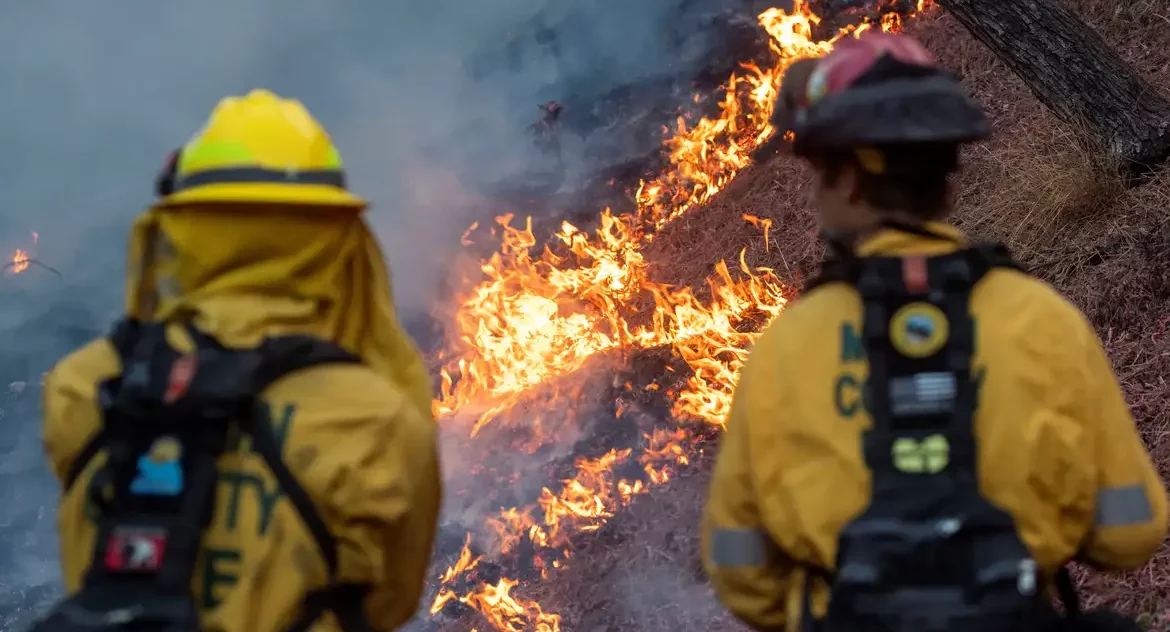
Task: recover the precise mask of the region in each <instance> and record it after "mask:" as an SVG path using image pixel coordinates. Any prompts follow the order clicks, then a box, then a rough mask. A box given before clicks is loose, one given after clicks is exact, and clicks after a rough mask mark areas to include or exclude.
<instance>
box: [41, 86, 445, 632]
mask: <svg viewBox="0 0 1170 632" xmlns="http://www.w3.org/2000/svg"><path fill="white" fill-rule="evenodd" d="M171 171H172V173H171V176H173V177H162V178H160V180H159V182H160V183H165V188H164V189H163V190H161V191H160V192H159V193H160V197H159V199H158V200H157V202H156V204H155V206H154V207H152V208H151V209H149V210H148V211H147V212H146V213H145V214H144V215H142V216H141V217H140V218H139V219H138V220H137V222H136V223H135V225H134V227H133V231H132V234H131V240H130V242H131V253H130V261H129V279H128V287H127V292H128V300H127V303H126V312H127V316H128V318H127V320H126V321H124V323H123V326H120V327H119V329H118V330H117V332H116V333H115V334H114V335H112V336H111V337H109V338H103V339H100V340H97V341H95V342H93V343H91V344H89V345H87V346H85V347H83V348H82V349H80V350H78V351H76V352H75V353H73V354H71V355H69V356H68V357H66V358H65V359H64V360H62V361H61V362H60V363H59V364H58V365H57V366H56V367H55V368H54V369H53V371H52V372H51V374H50V375H49V376H48V378H47V380H46V382H45V404H44V405H45V426H44V438H45V445H46V449H47V451H48V456H49V459H50V461H51V464H52V467H53V470H54V471H55V472H56V474H57V476H58V477H59V478H60V479H61V480H62V482H63V486H64V493H63V498H62V500H61V505H60V518H59V521H60V536H61V537H60V539H61V562H62V566H63V571H64V582H65V587H66V591H67V593H68V594H69V595H70V596H71V597H70V598H69V601H66V602H65V604H64V605H63V606H62V607H61V608H59V609H58V611H55V614H57V615H58V616H55V617H54V616H50V617H48V618H47V619H46V620H45V621H43V622H42V627H43V629H54V630H68V629H75V628H76V625H74V624H76V623H77V622H78V621H80V620H82V619H84V617H83V616H80V615H78V613H80V614H81V615H85V614H87V613H88V614H93V613H94V612H98V613H100V614H101V616H100V617H90V619H92V620H91V621H89V627H86V629H102V628H103V627H105V628H109V629H115V628H116V629H123V628H121V627H118V626H117V625H115V624H116V623H118V622H123V623H124V622H126V621H130V620H135V621H136V622H137V623H142V624H143V625H146V626H147V628H144V629H169V630H179V629H204V630H221V631H224V632H245V631H248V632H252V631H255V632H265V631H275V630H286V629H297V630H305V629H314V630H332V629H375V630H392V629H395V628H397V627H398V626H400V625H401V624H403V622H405V621H406V620H407V619H408V618H410V616H411V615H412V613H413V612H414V611H415V609H416V607H417V604H418V601H419V598H420V593H421V591H422V588H423V586H424V582H425V573H426V569H427V563H428V559H429V556H430V552H431V544H432V540H433V537H434V531H435V527H436V519H437V513H438V508H439V501H440V480H439V467H438V459H437V453H436V426H435V424H434V419H433V416H432V413H431V408H430V406H431V385H430V382H429V379H428V376H427V374H426V372H425V370H424V367H423V365H422V362H421V359H420V357H419V355H418V352H417V351H416V349H415V347H414V346H413V343H412V342H411V341H410V340H409V338H408V337H407V335H406V333H405V332H404V331H403V330H402V329H401V327H400V325H399V324H398V320H397V318H396V315H395V312H394V308H393V305H392V301H391V291H390V281H389V277H388V272H387V269H386V264H385V262H384V261H383V257H382V254H381V252H380V250H379V247H378V245H377V243H376V241H375V238H374V236H373V235H372V234H371V232H370V230H369V228H368V227H367V225H366V224H365V221H364V219H363V217H362V211H363V209H364V208H365V207H366V202H365V201H363V200H362V199H360V198H358V197H356V196H355V195H353V194H352V193H350V192H349V191H348V190H346V188H345V181H344V172H343V170H342V163H341V159H340V158H339V156H338V153H337V151H336V149H335V148H334V146H333V144H332V141H331V140H330V138H329V136H328V135H327V133H326V131H325V130H324V129H323V128H322V127H321V126H320V124H319V123H318V122H317V121H316V120H315V119H314V118H313V117H312V116H311V115H310V114H309V112H308V111H306V109H305V108H304V107H303V106H302V105H301V104H300V103H299V102H297V101H295V100H285V99H282V98H280V97H278V96H276V95H274V94H272V93H270V92H267V91H263V90H257V91H253V92H251V93H249V94H248V95H246V96H243V97H229V98H226V99H224V100H223V101H221V102H220V103H219V104H218V106H217V107H216V108H215V110H214V112H213V113H212V114H211V116H210V118H209V120H208V121H207V123H206V125H205V126H204V127H203V128H202V129H201V130H199V131H198V132H197V133H196V134H195V136H194V137H193V138H192V139H191V140H190V141H189V142H188V143H187V144H186V145H185V146H184V147H183V148H182V149H181V150H180V151H179V152H178V155H177V160H176V162H175V163H174V165H173V167H172V170H171ZM164 176H165V174H164ZM152 331H153V332H156V333H158V332H161V333H160V334H158V335H156V336H155V339H154V341H153V343H158V344H157V345H156V346H155V347H144V346H143V345H146V344H147V343H146V342H144V341H146V340H147V339H148V338H149V334H150V332H152ZM160 341H162V342H160ZM153 343H152V344H153ZM144 348H148V350H150V354H152V355H151V357H150V358H146V359H143V358H141V357H140V356H141V353H140V352H141V351H142V349H144ZM258 350H259V351H258ZM150 354H148V355H150ZM273 354H275V355H278V356H279V362H276V363H275V364H274V362H273V361H272V357H273ZM152 358H153V359H152ZM159 358H162V359H161V360H159ZM155 362H164V363H165V366H164V370H162V372H161V373H159V375H161V377H160V378H159V379H155V377H154V375H153V373H152V372H155V373H157V371H156V368H157V367H156V364H152V363H155ZM265 363H267V364H265ZM257 366H265V367H269V369H265V370H261V369H257V368H256V367H257ZM265 371H267V372H265ZM260 374H262V375H260ZM156 382H157V384H156ZM156 386H157V387H158V388H157V389H156V391H157V393H156V394H161V395H160V396H159V397H156V398H155V399H151V400H149V406H153V408H152V407H149V406H147V405H146V404H143V403H142V402H143V401H146V400H145V399H143V398H145V397H147V396H148V395H149V394H150V392H154V391H150V388H155V387H156ZM139 387H141V388H142V390H141V391H134V390H133V389H134V388H139ZM249 389H252V390H255V391H257V392H249ZM132 391H133V393H137V395H134V396H133V397H132V396H131V395H128V394H127V393H131V392H132ZM148 391H149V392H148ZM135 397H137V399H135ZM123 400H125V401H126V402H131V403H137V405H139V409H137V412H135V410H129V409H126V408H125V407H124V406H123V404H122V403H121V402H123ZM241 401H244V402H247V403H249V405H251V407H248V406H244V405H237V403H238V402H241ZM111 402H112V403H111ZM184 402H188V403H189V404H190V405H189V406H184ZM224 402H230V406H229V405H228V404H225V403H224ZM120 406H121V407H120ZM142 410H146V411H147V412H146V413H142V412H141V411H142ZM224 411H226V412H224ZM252 411H260V412H259V413H257V414H258V415H259V417H260V419H259V421H258V422H257V423H256V424H255V425H248V426H241V427H242V428H243V431H242V433H243V435H244V436H242V437H241V436H239V435H238V434H237V435H236V438H235V439H234V440H233V439H230V437H231V436H233V435H231V434H230V433H229V432H228V431H224V433H223V434H221V435H216V434H215V433H214V432H212V430H211V429H215V432H218V429H219V428H220V426H219V425H218V424H219V422H220V421H223V420H229V421H233V422H234V420H236V419H237V418H239V419H243V418H248V419H251V417H248V415H249V414H251V412H252ZM136 415H137V416H136ZM229 418H230V419H229ZM128 419H129V420H131V422H127V420H128ZM192 419H193V420H194V423H193V424H191V425H193V426H200V425H202V426H203V427H202V428H199V427H194V428H192V427H190V426H185V425H184V424H187V423H188V421H190V420H192ZM160 420H161V421H160ZM156 424H161V426H158V427H156ZM159 427H161V428H162V430H158V428H159ZM225 427H226V426H225ZM152 432H153V433H154V434H149V433H152ZM136 433H137V434H136ZM160 433H161V434H160ZM199 433H203V434H199ZM146 435H149V436H147V438H146V439H143V436H146ZM225 437H229V438H225ZM221 440H222V441H223V444H222V445H221V444H217V443H216V442H217V441H221ZM213 445H218V446H219V447H218V448H216V449H215V450H216V451H214V453H213V454H212V460H211V461H210V470H209V469H208V468H207V467H203V469H200V467H201V466H200V463H205V462H206V458H204V457H205V456H206V455H203V454H202V453H201V452H200V450H212V448H210V447H208V446H213ZM225 446H226V447H225ZM131 450H135V452H133V454H132V456H131V457H127V454H130V453H131ZM201 459H203V460H202V461H201ZM118 463H121V464H123V465H125V467H121V466H118V465H117V464H118ZM126 464H128V465H126ZM120 467H121V469H119V468H120ZM128 468H129V469H128ZM209 472H210V473H209ZM201 482H202V483H201ZM201 484H203V485H204V487H205V488H206V489H200V485H201ZM204 492H206V493H207V495H208V497H209V498H210V500H208V499H207V498H204V503H203V504H202V505H200V501H199V497H198V494H200V493H204ZM188 510H190V511H192V512H194V513H189V512H188ZM184 521H186V522H184ZM201 522H205V523H206V524H207V526H206V528H205V529H202V533H201V534H200V532H199V530H198V528H196V529H195V530H194V531H193V532H192V531H191V530H190V529H188V530H186V531H184V530H183V528H182V525H183V524H188V525H190V524H196V525H198V524H200V523H201ZM191 533H194V535H193V536H192V535H191ZM95 552H96V553H95ZM184 574H186V575H187V576H186V577H183V576H182V575H184ZM135 582H137V583H135ZM188 590H189V594H186V595H184V593H187V591H188ZM62 613H64V614H62ZM176 619H179V620H180V622H179V623H176V622H175V620H176ZM94 621H97V622H98V623H94ZM71 622H72V623H71ZM71 625H73V627H70V626H71ZM151 626H154V627H151ZM167 626H170V627H167ZM367 626H368V627H367ZM134 629H138V628H134Z"/></svg>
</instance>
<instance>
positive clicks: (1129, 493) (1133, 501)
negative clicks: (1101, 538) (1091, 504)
mask: <svg viewBox="0 0 1170 632" xmlns="http://www.w3.org/2000/svg"><path fill="white" fill-rule="evenodd" d="M1153 519H1154V508H1153V507H1151V506H1150V499H1149V497H1148V496H1147V495H1146V488H1145V486H1144V485H1125V486H1121V487H1104V488H1101V489H1100V490H1098V491H1097V526H1098V527H1128V526H1132V525H1138V524H1145V523H1147V522H1149V521H1151V520H1153Z"/></svg>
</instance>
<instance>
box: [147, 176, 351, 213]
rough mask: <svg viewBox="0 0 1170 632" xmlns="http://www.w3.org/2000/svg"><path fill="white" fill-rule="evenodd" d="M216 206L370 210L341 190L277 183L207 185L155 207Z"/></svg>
mask: <svg viewBox="0 0 1170 632" xmlns="http://www.w3.org/2000/svg"><path fill="white" fill-rule="evenodd" d="M215 203H220V204H230V203H244V204H286V205H293V206H333V207H340V208H352V209H355V210H361V209H364V208H366V207H367V206H369V202H367V201H366V200H364V199H362V198H360V197H358V196H356V195H354V194H353V193H350V192H349V191H346V190H344V189H340V188H338V187H334V186H329V185H319V184H282V183H278V182H260V183H222V184H208V185H204V186H199V187H195V188H191V189H184V190H181V191H179V192H177V193H173V194H171V195H168V196H167V197H165V198H163V199H161V200H159V202H158V204H157V205H156V206H158V207H160V208H164V207H174V206H185V205H189V204H215Z"/></svg>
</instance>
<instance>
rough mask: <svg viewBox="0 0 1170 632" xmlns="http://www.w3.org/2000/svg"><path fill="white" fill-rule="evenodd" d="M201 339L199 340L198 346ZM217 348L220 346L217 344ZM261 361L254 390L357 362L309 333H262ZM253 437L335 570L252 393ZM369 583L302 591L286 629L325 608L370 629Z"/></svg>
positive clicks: (319, 524)
mask: <svg viewBox="0 0 1170 632" xmlns="http://www.w3.org/2000/svg"><path fill="white" fill-rule="evenodd" d="M192 337H194V338H196V339H197V340H199V341H200V342H201V343H202V345H206V346H212V345H215V346H219V342H218V341H216V340H215V339H214V338H212V337H211V336H208V335H206V334H204V333H202V332H199V331H195V330H192ZM202 345H201V346H202ZM221 348H222V347H221ZM258 352H259V355H260V357H261V358H262V359H263V362H262V363H261V364H260V366H259V367H257V369H256V372H255V379H254V382H253V390H254V391H255V392H256V393H262V392H263V391H264V390H265V389H267V388H268V386H270V385H271V384H272V383H273V382H275V381H277V380H279V379H281V378H283V377H285V376H287V375H290V374H292V373H295V372H297V371H301V370H304V369H307V368H310V367H314V366H319V365H323V364H345V363H360V362H361V359H360V358H358V357H357V356H356V355H354V354H352V353H350V352H348V351H346V350H344V349H342V348H341V347H338V346H336V345H334V344H331V343H328V342H325V341H323V340H320V339H319V338H314V337H312V336H283V337H278V338H268V339H266V340H265V341H264V342H263V343H262V344H261V346H260V348H259V349H258ZM247 432H248V434H249V435H251V437H252V448H253V449H254V450H255V451H256V452H257V453H258V454H259V455H260V457H261V458H263V459H264V462H265V464H266V465H267V466H268V469H269V471H271V472H272V476H273V477H274V478H275V479H276V480H277V483H278V484H279V485H280V488H281V490H282V491H283V492H284V494H285V497H286V498H288V500H289V502H291V503H292V504H293V507H295V508H296V510H297V513H298V514H300V516H301V520H302V521H303V522H304V523H305V526H306V528H308V529H309V533H310V534H312V536H313V539H314V540H315V541H316V543H317V548H318V549H319V550H320V552H321V556H322V558H323V559H324V560H325V565H326V568H327V569H328V571H329V576H330V577H335V576H336V575H337V564H338V547H337V540H336V539H335V538H334V537H333V534H332V533H331V532H330V531H329V526H328V524H327V523H326V522H325V520H324V519H323V518H322V517H321V514H320V512H319V511H318V510H317V505H316V503H314V502H313V500H312V498H310V497H309V494H308V492H307V491H305V488H304V487H302V486H301V485H300V483H298V482H297V480H296V477H295V476H294V475H293V473H292V471H291V470H289V469H288V464H287V463H285V461H284V458H283V455H282V454H281V450H280V443H279V442H278V441H277V438H276V435H275V434H274V433H273V431H272V426H271V424H270V423H269V420H268V418H267V415H266V411H265V408H264V406H263V404H262V402H261V401H260V400H259V399H257V400H256V402H255V408H254V409H253V411H252V422H251V424H250V426H249V428H248V429H247ZM369 588H370V587H369V586H367V585H362V584H330V585H328V586H325V587H324V588H322V589H319V590H316V591H313V592H312V593H310V594H309V595H307V596H306V598H305V601H304V603H303V604H302V605H301V613H300V615H298V617H297V619H296V620H295V622H294V623H293V624H292V626H291V627H290V628H289V629H288V632H306V631H307V630H308V629H309V628H311V627H312V626H313V624H314V623H316V622H317V620H318V619H320V618H321V616H323V615H324V614H325V613H326V612H333V613H334V616H335V617H337V622H338V624H339V625H340V626H341V629H342V630H344V631H345V632H365V631H367V630H371V629H372V628H371V626H370V624H369V621H368V620H367V618H366V614H365V596H366V594H367V593H368V592H369Z"/></svg>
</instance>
